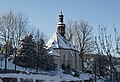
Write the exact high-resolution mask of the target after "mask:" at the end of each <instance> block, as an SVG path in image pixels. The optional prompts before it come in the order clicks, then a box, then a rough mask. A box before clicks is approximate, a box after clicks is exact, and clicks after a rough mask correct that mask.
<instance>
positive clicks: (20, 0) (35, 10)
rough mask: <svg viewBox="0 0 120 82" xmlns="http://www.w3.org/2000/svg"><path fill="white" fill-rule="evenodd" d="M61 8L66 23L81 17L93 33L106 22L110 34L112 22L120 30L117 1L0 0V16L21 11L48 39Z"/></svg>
mask: <svg viewBox="0 0 120 82" xmlns="http://www.w3.org/2000/svg"><path fill="white" fill-rule="evenodd" d="M61 8H62V10H63V14H64V16H65V20H64V22H65V23H67V22H68V21H69V20H74V21H79V20H81V19H83V20H85V21H88V23H89V24H90V25H91V26H93V28H94V29H95V30H94V33H95V34H96V32H95V31H97V29H98V25H99V24H103V25H105V26H106V27H107V30H108V32H109V33H110V34H111V33H113V25H115V26H116V27H117V28H118V29H120V0H0V15H1V14H4V13H7V12H8V11H10V10H13V11H14V12H15V13H18V12H21V11H22V12H23V13H24V14H25V15H27V16H28V17H29V20H30V22H31V24H32V25H35V26H36V27H37V28H40V29H41V30H43V31H44V32H46V33H47V34H48V38H50V37H51V36H52V34H53V33H54V32H55V31H56V28H57V22H58V15H59V12H60V9H61Z"/></svg>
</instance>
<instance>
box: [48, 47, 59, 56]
mask: <svg viewBox="0 0 120 82" xmlns="http://www.w3.org/2000/svg"><path fill="white" fill-rule="evenodd" d="M49 50H50V51H49V55H51V56H58V57H59V56H60V55H59V53H58V52H57V51H55V50H54V49H53V48H50V49H49Z"/></svg>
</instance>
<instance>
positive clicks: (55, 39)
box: [46, 32, 78, 51]
mask: <svg viewBox="0 0 120 82" xmlns="http://www.w3.org/2000/svg"><path fill="white" fill-rule="evenodd" d="M46 45H47V47H48V48H50V47H52V48H63V49H70V50H71V49H72V50H76V51H78V50H77V49H75V48H74V46H73V44H72V43H71V42H70V41H68V40H67V39H64V38H63V37H62V36H61V35H60V34H59V33H57V32H55V33H54V34H53V36H52V37H51V38H50V40H49V41H48V43H47V44H46Z"/></svg>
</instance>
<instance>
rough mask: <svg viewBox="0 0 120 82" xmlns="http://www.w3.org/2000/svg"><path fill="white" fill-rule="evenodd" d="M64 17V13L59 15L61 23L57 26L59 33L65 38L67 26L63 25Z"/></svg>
mask: <svg viewBox="0 0 120 82" xmlns="http://www.w3.org/2000/svg"><path fill="white" fill-rule="evenodd" d="M63 19H64V15H63V14H62V11H61V12H60V14H59V22H58V24H57V32H58V33H60V34H61V36H62V37H64V38H65V24H64V23H63Z"/></svg>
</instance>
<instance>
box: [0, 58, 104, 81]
mask: <svg viewBox="0 0 120 82" xmlns="http://www.w3.org/2000/svg"><path fill="white" fill-rule="evenodd" d="M1 64H2V65H1ZM4 67H5V63H4V61H2V62H1V63H0V68H1V69H4ZM7 69H11V70H14V69H15V65H14V64H13V63H12V60H11V61H9V62H7ZM17 70H20V71H25V72H26V73H27V74H22V73H19V74H16V73H5V74H0V78H5V77H6V78H8V77H9V78H17V79H18V82H20V78H24V79H32V80H33V82H36V81H35V80H36V79H39V80H43V81H44V82H61V81H68V82H69V81H82V82H84V80H89V79H90V78H93V76H92V75H91V74H80V77H73V76H72V75H68V74H64V73H63V70H61V69H59V70H57V71H50V72H45V71H39V74H30V72H35V71H36V70H35V69H25V68H23V67H19V66H17ZM0 82H2V81H1V80H0ZM97 82H103V81H100V80H98V81H97Z"/></svg>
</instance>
